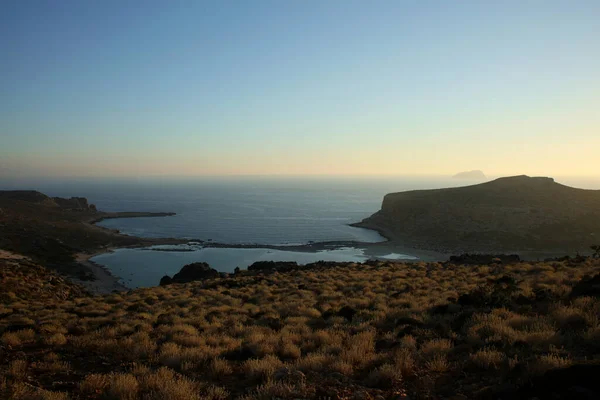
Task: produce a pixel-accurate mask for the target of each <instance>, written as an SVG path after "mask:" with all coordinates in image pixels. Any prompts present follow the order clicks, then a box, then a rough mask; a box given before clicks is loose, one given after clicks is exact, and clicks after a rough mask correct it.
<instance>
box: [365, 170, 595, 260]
mask: <svg viewBox="0 0 600 400" xmlns="http://www.w3.org/2000/svg"><path fill="white" fill-rule="evenodd" d="M355 226H359V227H364V228H369V229H375V230H378V231H379V232H381V233H382V234H383V235H385V236H386V237H388V238H389V239H391V240H392V241H396V242H401V243H403V244H406V245H412V246H415V247H418V248H422V249H431V250H437V251H443V252H446V253H462V252H519V251H548V250H552V251H558V252H564V253H572V252H575V251H586V252H587V251H589V246H590V245H593V244H596V242H597V241H598V240H599V237H600V190H583V189H576V188H571V187H568V186H564V185H561V184H559V183H556V182H555V181H554V180H553V179H552V178H531V177H528V176H515V177H509V178H500V179H496V180H494V181H491V182H486V183H482V184H479V185H473V186H465V187H459V188H449V189H436V190H415V191H407V192H401V193H391V194H387V195H386V196H385V197H384V199H383V203H382V207H381V210H380V211H378V212H377V213H375V214H373V215H372V216H371V217H369V218H366V219H365V220H363V221H362V222H360V223H358V224H355Z"/></svg>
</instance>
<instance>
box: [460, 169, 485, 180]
mask: <svg viewBox="0 0 600 400" xmlns="http://www.w3.org/2000/svg"><path fill="white" fill-rule="evenodd" d="M452 178H454V179H470V180H482V181H483V180H486V179H487V177H486V176H485V174H484V173H483V171H480V170H478V169H475V170H473V171H464V172H459V173H458V174H456V175H454V176H453V177H452Z"/></svg>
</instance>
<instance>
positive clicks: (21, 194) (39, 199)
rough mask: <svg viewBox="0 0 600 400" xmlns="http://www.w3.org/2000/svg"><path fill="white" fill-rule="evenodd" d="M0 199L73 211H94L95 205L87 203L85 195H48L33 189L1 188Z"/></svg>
mask: <svg viewBox="0 0 600 400" xmlns="http://www.w3.org/2000/svg"><path fill="white" fill-rule="evenodd" d="M0 200H4V201H22V202H25V203H34V204H37V205H44V206H49V207H59V208H62V209H64V210H73V211H96V206H94V205H93V204H89V203H88V200H87V199H86V198H85V197H71V198H70V199H65V198H62V197H48V196H46V195H45V194H43V193H40V192H38V191H35V190H3V191H0Z"/></svg>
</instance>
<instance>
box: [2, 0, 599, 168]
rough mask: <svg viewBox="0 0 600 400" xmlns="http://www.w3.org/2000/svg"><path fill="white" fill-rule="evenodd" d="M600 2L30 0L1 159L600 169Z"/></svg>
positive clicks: (34, 164)
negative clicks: (135, 0) (599, 153)
mask: <svg viewBox="0 0 600 400" xmlns="http://www.w3.org/2000/svg"><path fill="white" fill-rule="evenodd" d="M598 21H600V2H598V1H553V0H548V1H502V2H492V1H460V2H446V1H399V0H398V1H389V2H388V1H373V2H366V1H214V2H212V1H211V2H201V1H190V2H184V1H168V2H167V1H139V2H132V1H129V2H127V1H83V2H82V1H26V0H25V1H15V2H10V3H9V2H4V3H3V4H2V5H1V6H0V50H1V53H0V54H2V62H1V63H0V88H1V90H0V174H3V175H8V176H21V175H23V176H25V175H39V176H43V175H53V176H62V175H69V176H130V175H131V176H141V175H219V174H235V175H239V174H241V175H244V174H328V175H329V174H404V175H406V174H449V173H455V172H458V171H461V170H465V169H483V170H484V171H486V172H488V173H491V174H498V175H501V174H514V173H529V174H541V175H598V174H599V173H598V171H600V161H598V160H597V159H599V158H600V157H597V155H598V149H599V148H600V112H599V111H598V110H600V72H599V71H600V40H599V38H600V24H599V23H598Z"/></svg>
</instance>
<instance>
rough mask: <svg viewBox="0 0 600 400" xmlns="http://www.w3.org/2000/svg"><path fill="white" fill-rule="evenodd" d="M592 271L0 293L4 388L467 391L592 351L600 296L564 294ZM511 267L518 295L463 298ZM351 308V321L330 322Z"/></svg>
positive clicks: (340, 269)
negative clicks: (102, 292) (45, 294)
mask: <svg viewBox="0 0 600 400" xmlns="http://www.w3.org/2000/svg"><path fill="white" fill-rule="evenodd" d="M598 272H600V261H594V260H587V261H585V262H582V263H580V264H579V265H577V266H576V267H573V266H570V265H568V263H563V262H552V263H520V264H515V265H507V266H503V267H489V266H480V267H473V266H454V265H442V264H439V263H414V264H404V263H387V262H385V263H384V262H381V263H377V264H376V265H366V264H349V263H348V264H341V265H338V266H333V267H332V266H323V267H322V268H317V269H314V268H313V269H306V270H296V271H291V272H288V273H275V274H264V275H246V276H244V275H243V274H242V275H241V276H237V277H236V278H235V279H229V280H226V279H224V280H221V281H218V282H217V283H214V282H213V283H202V282H196V283H191V284H185V285H174V286H171V287H156V288H149V289H139V290H134V291H131V292H129V293H120V294H111V295H107V296H96V297H90V296H85V295H81V296H75V297H70V298H56V297H52V299H51V300H49V299H48V298H36V297H35V296H30V297H29V298H28V297H26V296H24V294H23V293H21V292H19V294H18V295H15V294H14V293H13V294H11V293H12V292H3V293H2V292H0V295H1V296H2V299H3V305H2V309H1V310H2V313H4V314H3V315H4V317H3V319H1V320H0V333H1V335H0V346H2V349H3V351H4V353H3V354H6V356H7V357H6V361H4V360H3V361H2V362H1V363H0V376H2V377H3V380H0V385H1V387H0V397H2V395H3V394H6V395H5V397H7V398H56V399H61V398H65V396H66V394H65V393H59V391H58V390H55V389H54V388H53V387H52V386H51V382H52V381H53V380H55V381H62V380H69V379H76V381H75V382H74V384H73V385H71V387H72V389H69V390H70V393H69V394H70V395H72V396H73V397H74V398H104V399H138V398H143V399H151V400H155V399H165V400H166V399H225V398H245V399H248V400H249V399H266V398H269V399H270V398H275V397H278V398H290V397H295V398H311V397H314V396H317V395H320V396H325V394H323V393H326V394H327V396H330V397H332V398H334V396H338V397H340V398H345V397H344V396H350V395H349V394H348V391H350V392H360V391H365V392H366V393H368V394H369V396H372V397H377V396H383V397H384V398H385V397H387V396H394V395H395V393H396V394H397V393H399V391H403V393H404V391H408V392H410V393H411V398H415V399H419V398H427V396H432V397H435V396H434V395H435V393H433V392H431V393H430V392H428V390H433V391H435V390H445V391H446V392H453V393H461V391H462V393H463V394H465V395H466V396H467V397H470V396H469V394H470V391H471V390H474V388H476V387H479V388H482V387H486V386H494V385H500V384H502V383H503V380H504V379H505V376H506V375H505V373H506V371H510V370H521V369H523V370H525V371H526V374H527V376H529V377H533V376H538V375H540V374H542V373H544V371H547V370H548V369H551V368H557V367H562V366H567V365H570V364H572V363H576V362H578V361H580V360H583V359H584V358H592V357H594V356H597V355H598V352H599V351H600V346H599V345H598V342H599V341H600V324H599V321H598V316H599V315H600V301H599V300H598V299H597V298H590V297H581V298H576V299H570V298H569V297H568V294H569V291H570V287H572V286H573V285H574V284H575V283H577V282H578V281H579V280H580V279H581V278H582V277H583V276H584V275H586V274H588V275H593V274H595V273H598ZM3 273H5V274H6V273H7V272H6V270H5V272H3ZM20 274H21V275H19V276H22V275H23V272H22V271H21V272H20ZM505 274H510V275H511V276H513V277H515V279H516V285H517V291H516V292H515V293H514V298H515V299H516V298H517V296H521V297H520V300H523V299H525V300H524V301H522V303H517V302H514V301H512V300H511V301H508V302H504V301H502V302H501V303H499V304H498V305H495V304H493V305H486V306H466V305H464V306H463V305H459V304H458V303H457V301H456V299H457V298H458V297H460V296H461V295H463V294H465V293H471V292H473V291H474V290H475V289H476V288H480V287H485V285H486V284H487V283H488V282H489V280H490V279H496V278H499V277H501V276H503V275H505ZM299 285H304V287H303V288H302V289H298V286H299ZM541 292H543V293H545V296H547V298H548V299H550V300H546V301H543V302H541V301H540V302H538V301H537V300H536V297H535V296H539V293H541ZM536 293H538V294H536ZM448 299H450V300H448ZM509 300H510V299H509ZM447 304H449V306H448V307H446V308H444V307H445V305H447ZM439 306H442V308H440V307H439ZM343 307H348V308H350V309H352V310H353V311H354V315H353V316H352V317H351V318H346V317H344V316H342V315H336V313H337V312H338V311H339V310H341V309H342V308H343ZM440 310H441V311H440ZM14 326H18V327H20V329H17V330H15V329H14V328H11V329H10V331H9V330H8V328H9V327H14ZM58 354H60V355H61V356H58ZM24 355H25V356H24ZM25 359H27V361H24V360H25ZM518 367H523V368H518ZM28 376H31V378H28ZM49 376H53V377H55V379H54V378H53V379H48V378H47V377H49ZM444 376H446V378H445V379H441V380H439V381H438V383H437V384H435V385H434V384H433V382H436V380H437V379H438V378H440V377H444ZM448 377H452V378H448ZM440 382H442V383H440ZM463 387H464V388H468V389H462V388H463ZM332 388H333V389H332ZM318 390H319V391H318ZM328 390H329V391H328ZM323 391H325V392H323ZM344 393H345V394H344ZM27 396H29V397H27ZM44 396H45V397H44ZM52 396H55V397H52Z"/></svg>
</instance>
